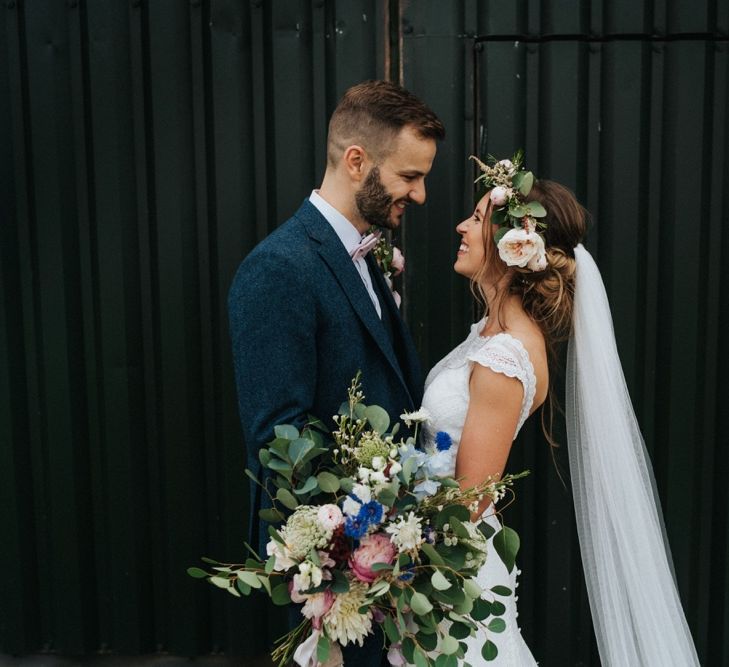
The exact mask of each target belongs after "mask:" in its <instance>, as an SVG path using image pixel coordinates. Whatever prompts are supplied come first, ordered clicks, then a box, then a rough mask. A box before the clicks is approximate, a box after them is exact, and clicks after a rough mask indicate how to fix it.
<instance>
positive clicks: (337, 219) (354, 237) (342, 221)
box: [309, 190, 362, 253]
mask: <svg viewBox="0 0 729 667" xmlns="http://www.w3.org/2000/svg"><path fill="white" fill-rule="evenodd" d="M309 201H310V202H311V203H312V204H313V205H314V206H315V207H316V208H317V209H318V211H319V212H320V213H321V214H322V215H323V216H324V217H325V218H326V220H327V222H328V223H329V224H330V225H331V226H332V228H333V229H334V231H335V232H336V234H337V236H338V237H339V240H340V241H341V242H342V244H343V245H344V247H345V248H346V250H347V252H349V253H351V252H352V250H354V249H355V248H356V247H357V246H358V245H359V242H360V241H361V240H362V235H361V234H360V233H359V231H357V228H356V227H355V226H354V225H353V224H352V223H351V222H350V221H349V220H347V218H345V217H344V216H343V215H342V214H341V213H340V212H339V211H337V209H336V208H334V207H333V206H332V205H331V204H330V203H329V202H328V201H326V200H325V199H324V198H323V197H322V196H321V195H320V194H319V192H318V190H312V191H311V194H310V195H309Z"/></svg>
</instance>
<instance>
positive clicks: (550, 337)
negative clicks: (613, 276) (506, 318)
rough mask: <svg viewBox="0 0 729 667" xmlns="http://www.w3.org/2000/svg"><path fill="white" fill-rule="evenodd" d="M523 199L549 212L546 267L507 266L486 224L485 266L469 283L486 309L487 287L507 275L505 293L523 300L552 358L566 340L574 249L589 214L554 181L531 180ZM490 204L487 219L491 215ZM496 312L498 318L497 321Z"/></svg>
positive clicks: (570, 314)
mask: <svg viewBox="0 0 729 667" xmlns="http://www.w3.org/2000/svg"><path fill="white" fill-rule="evenodd" d="M525 199H526V201H528V202H529V201H537V202H539V203H540V204H542V206H544V208H545V209H546V211H547V215H546V217H544V218H540V221H541V222H544V223H545V224H546V229H545V230H544V232H543V235H544V243H545V248H546V254H547V262H548V264H547V268H546V269H544V270H543V271H532V270H530V269H528V268H526V267H525V268H520V267H517V266H514V267H508V266H507V265H506V264H505V262H503V261H502V260H501V258H500V257H499V253H498V250H497V248H496V244H495V243H494V237H493V230H492V227H491V225H490V224H488V223H487V222H484V225H483V242H484V251H485V258H484V262H483V264H482V265H481V267H480V268H479V270H478V271H477V272H476V274H475V275H474V276H473V277H472V279H471V289H472V291H473V293H474V296H475V297H476V298H477V299H478V300H479V301H480V302H481V303H482V304H483V305H484V307H485V308H486V309H488V302H487V299H486V293H485V289H484V287H485V284H486V283H490V284H495V283H498V282H501V279H502V278H503V276H505V275H507V274H510V278H509V281H508V283H507V284H506V286H505V289H506V290H507V291H508V292H509V293H510V294H518V295H520V296H521V301H522V305H523V307H524V310H525V311H526V313H527V314H528V315H529V316H530V317H531V318H532V320H534V322H536V323H537V325H539V328H540V329H541V330H542V334H543V335H544V339H545V341H546V343H547V349H548V350H549V352H550V355H552V354H553V353H554V346H555V344H556V343H558V342H559V341H562V340H565V339H566V338H567V337H568V336H569V333H570V328H571V326H572V301H573V297H574V288H575V253H574V248H575V247H576V246H577V244H578V243H581V242H582V239H583V237H584V235H585V231H586V229H587V215H588V214H587V211H586V210H585V208H584V207H583V206H582V205H581V204H580V203H579V202H578V201H577V199H576V198H575V196H574V194H573V193H572V191H571V190H569V189H568V188H566V187H565V186H563V185H560V184H559V183H556V182H555V181H549V180H547V179H541V180H538V181H535V182H534V185H533V186H532V189H531V192H530V193H529V195H527V197H525ZM491 209H492V206H491V202H490V201H489V205H488V208H487V212H486V216H485V219H486V221H488V220H489V219H490V214H491ZM499 315H500V314H499V313H496V317H499Z"/></svg>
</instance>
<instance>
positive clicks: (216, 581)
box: [208, 577, 230, 588]
mask: <svg viewBox="0 0 729 667" xmlns="http://www.w3.org/2000/svg"><path fill="white" fill-rule="evenodd" d="M208 581H209V582H210V583H211V584H213V586H217V587H218V588H230V579H228V577H210V579H208Z"/></svg>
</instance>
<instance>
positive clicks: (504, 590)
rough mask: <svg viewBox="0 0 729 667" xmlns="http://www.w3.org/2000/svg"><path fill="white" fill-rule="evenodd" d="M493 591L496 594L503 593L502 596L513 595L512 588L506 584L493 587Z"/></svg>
mask: <svg viewBox="0 0 729 667" xmlns="http://www.w3.org/2000/svg"><path fill="white" fill-rule="evenodd" d="M491 592H492V593H493V594H494V595H501V596H502V597H505V596H507V597H508V596H509V595H511V589H510V588H507V587H506V586H494V587H493V588H492V589H491Z"/></svg>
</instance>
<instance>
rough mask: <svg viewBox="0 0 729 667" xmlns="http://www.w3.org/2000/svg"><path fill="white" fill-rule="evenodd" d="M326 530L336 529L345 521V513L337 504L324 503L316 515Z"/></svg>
mask: <svg viewBox="0 0 729 667" xmlns="http://www.w3.org/2000/svg"><path fill="white" fill-rule="evenodd" d="M316 518H317V519H319V523H320V524H321V525H322V528H324V530H334V529H335V528H337V526H339V525H341V524H342V523H343V522H344V515H343V514H342V510H340V509H339V508H338V507H337V506H336V505H332V504H329V505H322V506H321V507H320V508H319V512H318V513H317V515H316Z"/></svg>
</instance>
